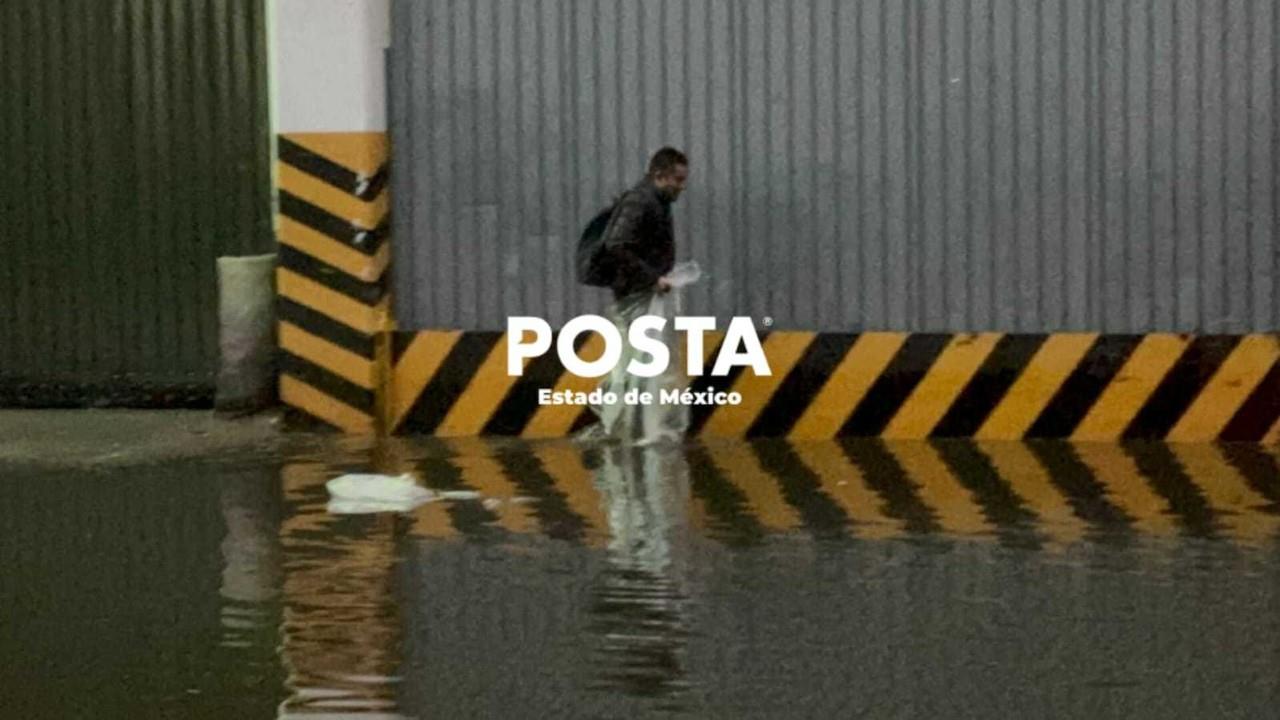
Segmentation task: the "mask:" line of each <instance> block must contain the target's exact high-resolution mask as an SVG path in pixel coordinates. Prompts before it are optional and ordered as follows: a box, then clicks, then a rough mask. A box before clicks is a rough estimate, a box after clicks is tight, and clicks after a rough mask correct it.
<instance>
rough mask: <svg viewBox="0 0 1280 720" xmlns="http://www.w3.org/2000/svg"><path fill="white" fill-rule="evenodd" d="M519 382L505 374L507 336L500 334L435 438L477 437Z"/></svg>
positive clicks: (526, 359)
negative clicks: (513, 386)
mask: <svg viewBox="0 0 1280 720" xmlns="http://www.w3.org/2000/svg"><path fill="white" fill-rule="evenodd" d="M531 361H532V358H525V359H524V367H525V368H526V369H527V368H528V367H529V363H530V362H531ZM518 379H519V378H518V377H517V376H514V375H508V374H507V335H506V333H503V334H502V337H501V338H500V339H499V340H498V342H497V344H496V345H494V347H493V350H492V351H490V352H489V356H488V357H487V358H485V361H484V362H483V363H481V364H480V367H479V368H477V369H476V373H475V375H473V376H472V377H471V382H469V383H467V387H466V389H465V390H463V391H462V394H461V395H460V396H459V397H458V400H457V402H455V403H454V404H453V407H451V408H449V412H448V414H446V415H445V416H444V420H443V421H442V422H441V423H440V426H439V427H438V428H437V429H436V433H435V434H436V435H439V436H441V437H453V436H458V435H479V434H480V431H481V430H483V429H484V426H485V423H487V422H489V418H491V417H493V413H494V411H495V410H497V409H498V406H499V405H501V404H502V399H503V398H504V397H506V395H507V391H509V390H510V389H511V386H512V385H515V384H516V380H518Z"/></svg>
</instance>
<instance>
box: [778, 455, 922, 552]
mask: <svg viewBox="0 0 1280 720" xmlns="http://www.w3.org/2000/svg"><path fill="white" fill-rule="evenodd" d="M795 451H796V455H797V457H799V458H800V461H801V462H802V463H804V465H805V467H807V468H809V470H811V471H813V474H814V475H817V476H818V480H819V482H820V483H821V484H822V489H823V491H824V492H826V493H827V495H829V496H831V499H832V500H835V501H836V503H838V504H839V505H840V507H842V508H844V511H845V513H846V514H847V515H848V516H849V517H850V518H852V519H853V521H854V523H855V525H854V532H855V533H857V534H858V535H859V536H861V537H866V538H873V539H884V538H892V537H898V536H900V535H902V534H903V524H902V522H901V521H900V520H896V519H894V518H891V517H889V516H887V515H885V514H884V513H883V512H882V511H881V508H882V507H883V505H884V500H883V499H882V498H881V497H880V496H879V495H877V494H876V493H875V491H874V490H872V489H871V488H869V487H868V486H867V482H866V478H864V477H863V475H862V470H861V469H860V468H859V467H858V466H857V465H855V464H853V463H852V462H850V461H849V459H848V457H847V456H846V455H845V453H844V450H842V449H841V448H840V446H839V445H838V444H837V443H836V442H835V441H832V440H823V441H818V442H814V443H806V444H803V445H796V446H795Z"/></svg>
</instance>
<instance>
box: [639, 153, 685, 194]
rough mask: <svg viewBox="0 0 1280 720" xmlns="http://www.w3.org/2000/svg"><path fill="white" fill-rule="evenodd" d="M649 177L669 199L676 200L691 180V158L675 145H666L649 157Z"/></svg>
mask: <svg viewBox="0 0 1280 720" xmlns="http://www.w3.org/2000/svg"><path fill="white" fill-rule="evenodd" d="M649 179H650V180H651V181H652V182H653V185H654V187H656V188H658V191H659V192H661V193H662V194H663V195H665V196H666V198H667V200H669V201H671V202H675V200H676V199H677V198H679V197H680V193H682V192H684V187H685V184H686V183H687V182H688V180H689V159H688V158H686V157H685V156H684V153H682V152H680V151H679V150H677V149H675V148H673V147H664V148H662V149H661V150H659V151H658V152H656V153H654V154H653V157H652V158H649Z"/></svg>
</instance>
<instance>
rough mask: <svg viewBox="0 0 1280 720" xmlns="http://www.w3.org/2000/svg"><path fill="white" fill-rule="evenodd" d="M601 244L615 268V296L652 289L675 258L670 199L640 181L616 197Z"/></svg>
mask: <svg viewBox="0 0 1280 720" xmlns="http://www.w3.org/2000/svg"><path fill="white" fill-rule="evenodd" d="M604 244H605V248H606V251H607V252H608V253H609V258H610V260H611V261H612V263H613V266H614V269H615V272H614V280H613V297H614V298H615V299H621V298H624V297H626V296H628V295H631V294H633V293H637V292H641V291H645V290H652V289H653V287H654V285H656V284H657V282H658V278H660V277H662V276H663V275H666V274H667V273H668V272H671V268H672V267H673V266H674V265H675V260H676V242H675V234H674V231H673V226H672V223H671V201H670V200H668V199H667V197H666V196H665V195H664V194H663V193H662V192H661V191H660V190H658V188H657V187H655V186H654V184H653V181H652V180H650V179H649V178H645V179H644V180H641V181H640V182H639V183H637V184H636V185H635V186H634V187H632V188H631V189H630V190H628V191H626V192H625V193H623V195H622V197H621V198H619V199H618V204H617V209H616V210H615V211H614V214H613V218H612V219H611V220H610V222H609V227H608V228H607V229H606V230H605V236H604Z"/></svg>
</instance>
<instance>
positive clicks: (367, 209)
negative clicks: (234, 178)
mask: <svg viewBox="0 0 1280 720" xmlns="http://www.w3.org/2000/svg"><path fill="white" fill-rule="evenodd" d="M276 166H277V171H278V172H279V175H278V177H279V184H280V189H281V190H284V191H286V192H288V193H289V194H291V195H295V196H297V197H298V198H301V199H302V200H305V201H306V202H308V203H311V204H312V205H315V206H316V207H318V208H320V209H321V210H324V211H326V212H328V213H329V214H331V215H334V216H336V217H338V218H339V219H341V220H346V221H347V222H350V223H351V224H352V225H355V226H357V227H361V228H364V229H366V230H372V229H373V228H375V227H377V226H378V223H380V222H382V219H383V218H384V217H386V215H387V201H388V196H389V195H388V193H387V191H386V189H385V188H384V189H383V190H382V192H380V193H378V195H377V197H375V198H373V199H372V200H369V201H367V202H366V201H364V200H361V199H360V198H358V197H356V196H355V195H352V194H350V193H349V192H347V191H346V190H339V189H338V188H336V187H334V186H332V185H330V184H329V183H327V182H325V181H323V180H321V179H319V178H317V177H313V176H311V175H308V174H306V173H304V172H302V171H301V170H298V169H296V168H294V167H293V166H292V165H290V164H288V163H285V162H279V163H276Z"/></svg>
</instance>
